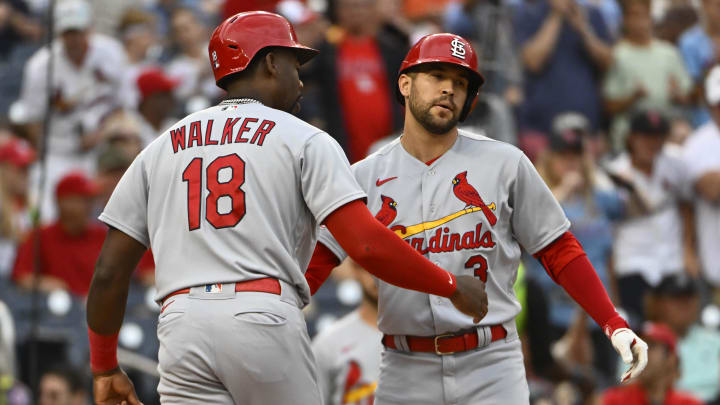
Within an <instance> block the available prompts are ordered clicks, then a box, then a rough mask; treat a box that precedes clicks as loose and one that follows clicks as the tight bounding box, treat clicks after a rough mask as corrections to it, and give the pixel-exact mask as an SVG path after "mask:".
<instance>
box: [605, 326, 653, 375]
mask: <svg viewBox="0 0 720 405" xmlns="http://www.w3.org/2000/svg"><path fill="white" fill-rule="evenodd" d="M610 341H611V342H612V345H613V347H614V348H615V350H616V351H617V352H618V353H619V354H620V357H622V360H623V362H625V364H630V365H631V366H630V368H629V369H628V370H627V371H626V372H625V373H624V374H623V375H622V378H621V379H620V382H625V381H628V380H631V379H633V378H635V377H637V376H638V375H640V373H641V372H642V371H643V370H644V369H645V366H646V365H647V360H648V345H647V343H645V342H644V341H643V340H642V339H640V338H639V337H638V336H637V335H636V334H635V332H633V331H631V330H630V329H628V328H620V329H616V330H615V332H613V334H612V336H610Z"/></svg>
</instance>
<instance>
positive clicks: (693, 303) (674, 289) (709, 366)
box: [646, 275, 720, 403]
mask: <svg viewBox="0 0 720 405" xmlns="http://www.w3.org/2000/svg"><path fill="white" fill-rule="evenodd" d="M646 309H647V318H648V319H649V320H651V321H653V322H661V323H664V324H666V325H667V326H668V327H670V329H671V330H672V331H673V333H674V334H675V335H676V336H677V338H678V352H679V354H680V368H679V371H680V379H679V381H678V382H677V386H678V388H680V389H683V390H686V391H688V392H690V393H692V394H693V395H695V396H696V397H697V398H699V399H701V400H703V401H706V402H708V403H717V401H718V400H720V384H718V381H720V333H719V332H718V331H717V329H712V328H705V327H703V326H701V325H700V324H699V323H698V315H699V313H700V292H699V285H698V282H697V281H696V280H693V279H691V278H689V277H686V276H684V275H675V276H667V277H665V278H664V279H663V280H662V281H661V282H660V283H659V284H658V285H657V286H656V287H655V288H653V289H652V290H650V292H649V294H648V296H647V298H646ZM650 361H652V359H650ZM648 363H649V362H648Z"/></svg>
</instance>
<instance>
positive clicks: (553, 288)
mask: <svg viewBox="0 0 720 405" xmlns="http://www.w3.org/2000/svg"><path fill="white" fill-rule="evenodd" d="M560 124H565V126H562V125H557V128H556V130H557V131H558V132H557V133H555V134H554V135H553V136H552V137H551V139H550V147H549V150H547V151H546V152H545V153H544V154H543V156H541V158H540V159H539V161H538V171H539V173H540V174H541V176H542V177H543V179H544V180H545V183H546V184H547V185H548V187H550V190H551V191H552V192H553V194H554V195H555V198H557V200H558V201H559V202H560V205H561V206H562V208H563V210H564V211H565V215H567V217H568V219H570V222H571V223H572V226H571V228H570V231H571V232H572V233H573V234H574V235H575V237H577V239H578V240H579V241H580V243H581V244H582V246H583V247H584V248H585V251H586V252H587V255H588V259H589V260H590V262H591V263H592V264H593V267H594V268H595V269H596V271H597V273H598V276H599V277H600V280H601V281H602V282H603V284H604V285H605V286H606V289H607V290H608V291H609V292H610V293H611V296H617V289H616V286H615V285H614V283H613V282H612V281H613V280H611V279H610V273H609V265H610V263H609V260H610V257H611V254H612V241H613V237H612V225H613V224H612V221H614V220H618V219H620V218H621V217H622V215H623V202H622V200H621V199H620V197H619V195H618V194H617V192H616V191H615V190H614V189H613V188H612V187H607V184H608V182H607V180H605V179H603V177H602V173H601V172H599V171H597V170H596V169H595V164H594V162H593V161H592V156H591V155H590V153H589V151H588V150H587V147H586V145H587V144H588V138H589V137H590V134H589V132H588V130H589V128H588V127H587V125H588V123H587V120H579V119H578V120H576V121H572V120H565V123H563V122H560ZM603 180H605V181H604V182H603ZM528 267H529V268H530V271H529V273H528V274H529V275H530V276H532V277H533V278H534V279H535V281H537V282H538V284H539V285H541V286H542V287H543V289H544V290H545V295H546V296H547V298H548V303H549V305H550V322H551V327H552V329H553V331H552V337H553V338H554V339H557V338H559V337H560V336H562V334H564V333H565V331H566V330H567V329H568V328H569V326H570V322H572V319H573V314H574V313H575V312H576V308H577V305H576V304H575V302H574V301H573V300H572V299H571V298H570V297H569V296H568V295H567V293H565V291H564V290H563V289H562V288H560V287H559V286H558V285H557V284H555V283H554V282H553V281H552V280H551V279H550V278H549V277H546V276H545V274H544V273H545V272H544V270H543V269H542V267H541V265H540V263H539V262H538V261H537V260H530V261H529V263H528ZM590 324H591V325H590V328H589V329H590V330H591V334H592V341H593V343H594V345H593V348H594V350H595V356H594V357H595V358H596V359H597V360H598V365H599V366H600V368H601V369H602V371H603V372H604V373H605V375H606V376H607V377H608V378H610V377H611V376H613V375H614V371H615V361H614V358H613V357H612V356H611V354H612V351H613V349H612V347H611V346H610V345H609V344H608V342H607V337H605V335H604V333H603V332H602V331H601V330H600V329H599V328H598V327H597V326H596V325H595V324H594V323H593V322H590Z"/></svg>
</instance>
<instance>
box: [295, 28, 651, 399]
mask: <svg viewBox="0 0 720 405" xmlns="http://www.w3.org/2000/svg"><path fill="white" fill-rule="evenodd" d="M483 81H484V79H483V77H482V75H481V74H480V73H479V72H478V69H477V59H476V54H475V51H474V50H473V48H472V46H471V45H470V43H468V42H467V41H466V40H465V39H463V38H461V37H459V36H457V35H453V34H434V35H429V36H426V37H423V38H422V39H420V41H419V42H418V43H417V44H415V45H414V46H413V47H412V48H411V50H410V51H409V53H408V54H407V57H406V58H405V60H404V62H403V63H402V65H401V67H400V71H399V74H398V79H397V84H398V97H399V101H400V102H401V103H403V104H404V105H405V110H406V111H405V127H404V132H403V134H402V136H401V137H400V138H398V139H397V140H395V141H393V142H391V143H390V144H388V145H387V146H385V147H383V148H382V149H380V150H379V151H378V152H376V153H375V154H373V155H371V156H369V157H368V158H366V159H364V160H362V161H360V162H358V163H356V164H354V165H353V167H352V170H353V173H354V174H355V178H356V179H357V180H358V182H359V183H360V185H361V187H362V188H363V190H364V191H365V192H366V193H367V194H368V207H369V208H370V209H371V211H373V212H375V213H377V214H376V216H377V218H378V220H379V221H380V222H381V223H383V224H384V225H386V226H389V227H390V229H391V230H392V231H394V232H395V234H396V235H397V236H399V237H400V238H402V239H403V240H404V241H405V242H406V243H407V244H409V245H410V246H411V247H413V248H414V249H416V250H417V251H418V252H420V253H422V254H423V255H425V256H426V257H427V258H428V259H430V260H432V261H433V262H434V263H435V264H437V265H439V266H442V267H443V268H446V269H449V270H450V271H452V272H454V273H455V275H456V276H457V275H472V276H474V277H477V278H478V279H479V280H482V281H483V282H484V283H486V289H487V294H488V308H489V309H488V314H487V316H486V317H485V318H483V320H482V321H481V323H480V325H479V326H478V325H475V324H473V323H472V319H470V318H469V317H467V316H465V315H463V314H460V313H458V312H456V311H454V310H453V309H452V307H451V306H450V305H449V302H448V301H447V300H446V299H444V298H442V297H434V296H427V295H422V294H419V293H416V292H414V291H407V290H401V289H398V288H395V287H393V286H391V285H389V284H387V283H385V282H383V281H379V287H378V288H379V302H378V309H379V314H378V325H379V328H380V331H382V332H383V334H384V336H383V339H382V342H383V345H384V346H385V348H386V350H385V351H384V352H383V354H382V361H381V371H380V382H379V385H378V389H377V391H376V394H375V403H376V404H381V405H387V404H527V403H528V401H529V398H528V395H529V394H528V387H527V382H526V378H525V371H524V368H523V359H522V353H521V350H520V341H519V340H518V336H517V331H516V328H515V320H514V318H515V316H516V315H517V314H518V313H519V312H520V304H519V303H518V300H517V298H516V297H515V294H514V292H513V288H512V287H513V283H514V281H515V278H516V276H517V268H518V265H519V261H520V248H521V246H522V247H523V248H525V249H526V250H527V251H528V252H530V253H532V254H533V255H534V256H535V257H536V258H538V259H539V260H540V261H541V262H542V263H543V265H544V267H545V269H546V270H547V273H548V274H549V275H550V277H552V278H553V280H555V281H556V282H557V283H559V284H560V285H562V286H563V287H564V288H565V290H566V291H567V292H568V293H569V294H570V296H571V297H573V298H574V299H575V301H577V302H578V303H579V304H580V305H581V306H582V307H583V308H584V309H585V310H586V311H587V312H588V313H589V314H590V316H592V318H593V319H594V320H595V321H596V322H597V323H598V324H599V325H600V326H601V327H602V328H603V330H604V331H605V333H606V334H607V335H608V337H610V339H611V341H612V344H613V345H614V347H615V348H616V350H617V351H618V352H619V353H620V354H621V356H622V358H623V360H624V361H625V362H626V363H631V364H632V365H631V367H630V368H629V370H628V371H627V372H626V373H625V374H624V376H623V379H624V380H627V379H629V378H632V377H635V376H636V375H638V373H640V371H642V369H643V368H644V367H645V364H646V362H647V345H646V344H645V343H644V342H642V341H641V340H640V339H639V338H638V337H637V336H636V335H635V333H633V332H632V331H631V330H630V329H629V328H628V325H627V323H626V322H625V320H623V319H622V318H621V317H620V316H619V315H618V314H617V312H616V311H615V308H614V307H613V305H612V303H611V302H610V300H609V299H608V296H607V293H606V292H605V290H604V288H603V286H602V284H601V283H600V281H599V280H598V277H597V275H596V274H595V271H594V269H593V268H592V265H591V264H590V262H589V261H588V259H587V257H586V256H585V253H584V252H583V250H582V247H581V246H580V244H579V243H578V242H577V241H576V239H575V238H574V237H573V236H572V234H570V233H569V232H568V228H569V226H570V223H569V221H568V220H567V219H566V217H565V215H564V214H563V211H562V209H561V208H560V206H559V204H558V203H557V201H556V200H555V199H554V198H553V196H552V193H551V192H550V190H549V189H548V188H547V186H546V185H545V184H544V182H543V181H542V179H541V178H540V176H539V175H538V173H537V172H536V171H535V168H534V167H533V166H532V164H531V163H530V161H529V160H528V159H527V158H526V157H525V155H524V154H523V153H522V152H521V151H520V150H518V149H517V148H515V147H513V146H511V145H508V144H505V143H503V142H498V141H494V140H492V139H490V138H487V137H485V136H481V135H476V134H473V133H469V132H466V131H463V130H458V129H457V123H458V122H459V121H462V120H464V119H465V117H467V114H468V112H469V111H470V109H471V107H472V105H473V102H474V100H475V97H476V96H477V93H478V90H479V88H480V86H481V85H482V83H483ZM319 240H320V241H321V242H322V243H319V244H318V246H317V247H316V251H315V254H314V257H313V260H312V262H311V265H310V270H308V274H306V276H307V278H308V280H309V282H310V283H311V288H312V289H313V290H316V289H317V287H318V286H319V284H320V282H321V281H322V280H323V278H324V277H325V276H326V274H327V272H328V267H330V266H332V265H334V264H337V263H338V261H339V260H340V259H343V258H344V257H345V256H346V254H345V252H344V251H343V248H342V246H341V245H339V244H338V243H336V241H335V238H333V237H332V235H330V233H328V232H327V231H322V233H321V235H320V237H319ZM333 255H334V256H336V258H335V262H333V261H332V260H331V258H332V257H333ZM326 263H329V264H328V265H324V264H326Z"/></svg>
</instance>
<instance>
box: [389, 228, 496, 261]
mask: <svg viewBox="0 0 720 405" xmlns="http://www.w3.org/2000/svg"><path fill="white" fill-rule="evenodd" d="M482 227H483V223H482V222H480V223H478V224H477V225H476V226H475V229H473V230H471V231H467V232H465V233H463V234H460V233H455V232H453V233H451V232H450V228H448V227H443V228H438V229H437V230H436V231H435V234H433V235H432V236H431V237H430V239H429V240H428V242H427V244H426V243H425V238H405V242H407V243H408V244H409V245H410V246H412V248H413V249H415V250H417V251H418V252H420V254H426V253H441V252H456V251H460V250H474V249H479V248H487V249H491V248H494V247H495V241H494V240H493V237H492V233H491V232H490V231H489V230H487V231H485V232H483V231H482ZM390 229H391V230H394V231H396V233H398V232H397V231H399V230H398V229H397V227H396V226H393V227H391V228H390ZM400 234H401V233H400Z"/></svg>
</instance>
